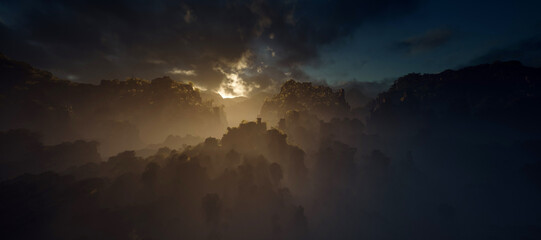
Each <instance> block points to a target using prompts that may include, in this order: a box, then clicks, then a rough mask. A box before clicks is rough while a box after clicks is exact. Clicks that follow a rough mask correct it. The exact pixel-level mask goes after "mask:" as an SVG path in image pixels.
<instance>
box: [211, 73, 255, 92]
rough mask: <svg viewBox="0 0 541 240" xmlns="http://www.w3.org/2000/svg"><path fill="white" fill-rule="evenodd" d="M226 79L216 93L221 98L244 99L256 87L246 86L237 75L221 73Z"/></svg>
mask: <svg viewBox="0 0 541 240" xmlns="http://www.w3.org/2000/svg"><path fill="white" fill-rule="evenodd" d="M221 72H222V73H223V74H224V75H225V77H226V79H225V80H224V81H223V82H222V84H221V85H220V88H219V89H218V91H216V93H218V94H220V96H222V98H236V97H245V96H246V95H247V94H248V93H250V92H251V91H252V90H253V89H254V87H259V86H257V85H251V84H247V83H246V82H245V81H244V80H242V78H241V77H240V76H239V74H238V73H226V72H224V71H223V70H222V71H221Z"/></svg>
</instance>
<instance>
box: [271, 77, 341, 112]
mask: <svg viewBox="0 0 541 240" xmlns="http://www.w3.org/2000/svg"><path fill="white" fill-rule="evenodd" d="M349 109H350V106H349V104H348V103H347V102H346V99H345V94H344V90H343V89H340V90H338V91H333V89H332V88H330V87H326V86H319V85H312V83H310V82H296V81H294V80H289V81H287V82H285V83H284V84H283V85H282V87H281V89H280V93H278V94H277V95H275V96H274V97H272V98H269V99H267V100H265V103H264V104H263V106H262V107H261V116H262V117H263V118H264V119H265V120H266V121H269V122H275V121H277V120H276V119H279V118H284V117H285V115H286V113H287V112H288V111H291V110H294V111H303V112H308V113H310V114H315V115H316V116H318V118H320V119H324V120H330V119H331V118H333V117H341V116H346V115H347V114H348V113H349Z"/></svg>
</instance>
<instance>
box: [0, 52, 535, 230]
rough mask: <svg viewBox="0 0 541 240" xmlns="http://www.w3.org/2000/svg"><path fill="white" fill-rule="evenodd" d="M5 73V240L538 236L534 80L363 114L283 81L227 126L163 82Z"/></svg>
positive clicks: (490, 71) (451, 76) (422, 93)
mask: <svg viewBox="0 0 541 240" xmlns="http://www.w3.org/2000/svg"><path fill="white" fill-rule="evenodd" d="M0 76H1V79H2V80H3V81H5V82H6V84H4V85H3V87H2V93H1V94H2V96H1V102H0V111H1V112H2V127H3V128H4V131H2V132H1V133H0V144H1V148H0V151H1V153H0V154H1V156H2V160H1V162H0V170H1V171H0V174H1V179H2V182H1V183H0V195H1V196H2V198H0V199H1V200H0V201H1V203H0V209H1V212H2V213H3V214H2V219H1V221H0V222H1V225H2V228H1V230H0V231H1V234H2V236H4V238H5V239H35V238H39V239H538V238H539V237H540V236H541V223H540V222H539V216H540V215H541V209H540V208H539V202H540V201H541V178H540V177H539V176H541V152H540V151H539V149H541V138H540V136H539V134H538V133H539V126H538V122H539V120H540V119H539V118H540V116H541V114H540V112H539V109H540V108H539V107H538V105H539V103H540V97H541V96H540V88H539V86H540V84H541V69H539V68H530V67H525V66H522V65H520V64H519V63H517V62H496V63H494V64H487V65H479V66H474V67H468V68H464V69H460V70H448V71H444V72H442V73H439V74H423V75H421V74H410V75H407V76H404V77H401V78H399V79H397V80H396V81H395V82H394V84H393V85H392V86H391V87H390V88H389V89H388V90H387V91H385V92H382V93H380V94H379V95H378V96H377V97H376V98H374V99H372V100H370V101H367V100H366V99H364V98H363V101H365V102H367V104H366V105H363V106H360V107H359V106H356V108H355V109H356V110H355V109H352V108H351V107H350V105H349V103H348V102H347V100H346V99H348V98H347V95H348V92H347V91H344V90H333V89H332V88H331V87H328V86H319V85H315V84H312V83H302V82H296V81H294V80H289V81H287V82H285V83H284V84H283V85H282V87H281V89H280V92H279V93H277V94H276V95H274V96H272V97H269V98H267V99H266V100H265V101H264V102H263V103H262V107H261V110H260V113H259V117H258V116H253V118H252V119H245V120H246V121H243V122H241V123H240V124H239V125H237V126H234V127H226V126H227V125H226V123H225V122H224V121H225V119H226V118H225V116H224V115H225V113H226V110H227V109H225V110H224V108H223V106H218V105H213V103H211V102H205V101H203V100H202V98H201V96H200V94H199V92H198V90H197V89H194V87H193V86H192V85H190V84H186V83H181V82H177V81H173V80H171V79H170V78H167V77H163V78H158V79H154V80H152V81H146V80H141V79H135V78H132V79H128V80H125V81H124V80H122V81H119V80H104V81H102V82H101V83H100V84H99V85H91V84H80V83H74V82H70V81H66V80H60V79H57V78H55V77H54V76H52V75H51V74H50V73H47V72H44V71H41V70H37V69H34V68H32V67H30V66H29V65H27V64H24V63H20V62H15V61H12V60H9V59H7V58H6V57H2V58H1V69H0ZM457 86H460V88H458V87H457ZM359 109H361V110H362V111H361V112H363V114H362V117H360V116H361V115H359ZM364 113H366V114H367V115H366V116H365V114H364ZM222 133H223V134H222ZM188 134H191V135H188ZM169 135H171V136H169ZM167 136H169V137H167ZM79 139H80V140H79ZM149 139H150V140H149ZM151 143H153V144H151ZM109 156H110V157H109Z"/></svg>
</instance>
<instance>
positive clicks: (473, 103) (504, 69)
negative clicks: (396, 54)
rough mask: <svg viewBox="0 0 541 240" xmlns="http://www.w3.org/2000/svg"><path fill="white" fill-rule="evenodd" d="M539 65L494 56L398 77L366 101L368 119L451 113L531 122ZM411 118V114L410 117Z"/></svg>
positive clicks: (538, 113)
mask: <svg viewBox="0 0 541 240" xmlns="http://www.w3.org/2000/svg"><path fill="white" fill-rule="evenodd" d="M540 104H541V69H539V68H531V67H525V66H522V65H521V64H520V63H518V62H496V63H493V64H485V65H479V66H474V67H468V68H464V69H460V70H457V71H453V70H447V71H444V72H442V73H439V74H423V75H421V74H409V75H406V76H404V77H401V78H399V79H398V80H396V82H395V83H394V84H393V85H392V86H391V87H390V89H389V90H388V91H386V92H383V93H381V94H379V96H378V97H377V98H376V99H375V100H374V101H372V103H371V104H370V105H369V107H370V111H371V117H370V121H369V122H371V123H372V124H380V123H392V124H400V123H401V122H402V121H407V119H409V120H412V119H416V120H417V121H418V120H423V121H425V120H426V121H427V122H433V120H437V121H446V120H453V119H456V118H460V119H475V120H481V121H486V120H489V121H493V122H497V123H503V124H506V125H511V126H512V127H518V128H536V129H538V127H537V125H538V123H539V122H540V121H541V108H540V107H539V106H540ZM414 121H415V120H414Z"/></svg>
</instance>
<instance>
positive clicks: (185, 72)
mask: <svg viewBox="0 0 541 240" xmlns="http://www.w3.org/2000/svg"><path fill="white" fill-rule="evenodd" d="M168 73H171V74H177V75H185V76H197V73H196V72H195V70H184V69H178V68H173V70H171V71H169V72H168Z"/></svg>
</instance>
